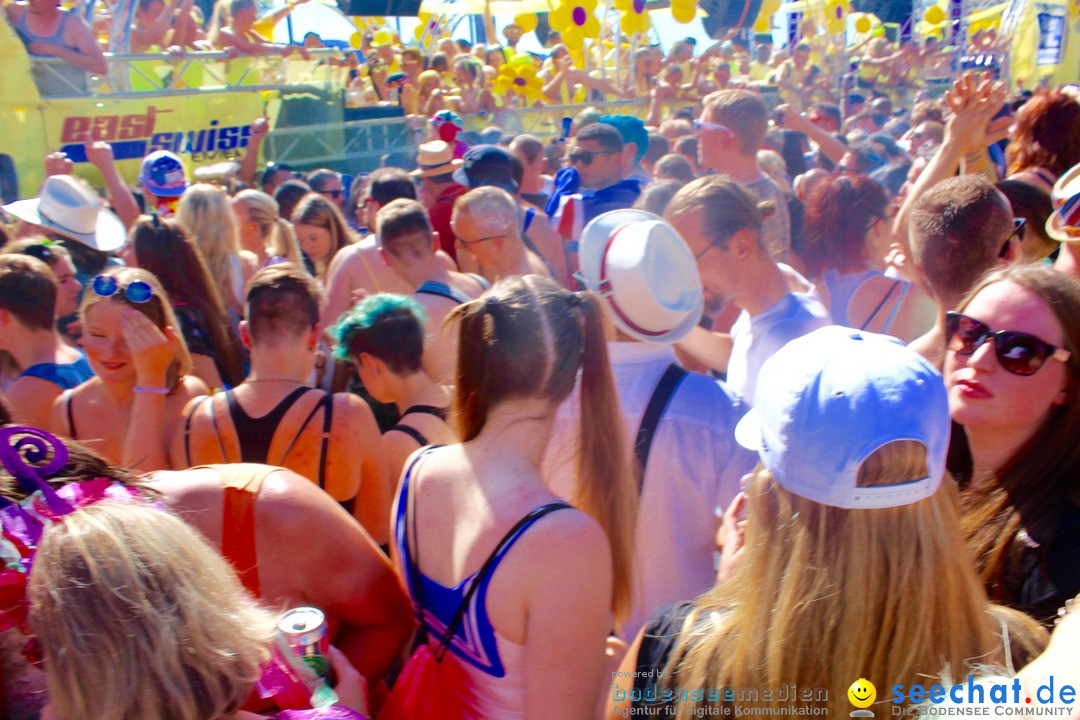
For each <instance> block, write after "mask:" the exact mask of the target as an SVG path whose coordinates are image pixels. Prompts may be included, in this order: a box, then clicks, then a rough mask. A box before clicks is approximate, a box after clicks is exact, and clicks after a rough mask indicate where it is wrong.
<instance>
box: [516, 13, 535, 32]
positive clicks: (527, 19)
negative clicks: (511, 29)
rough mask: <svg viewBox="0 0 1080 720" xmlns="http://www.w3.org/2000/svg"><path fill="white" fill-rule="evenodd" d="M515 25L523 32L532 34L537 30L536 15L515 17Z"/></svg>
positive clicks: (527, 14)
mask: <svg viewBox="0 0 1080 720" xmlns="http://www.w3.org/2000/svg"><path fill="white" fill-rule="evenodd" d="M514 24H515V25H517V26H518V27H520V28H521V32H526V33H527V32H532V31H533V30H535V29H536V13H521V14H520V15H515V16H514Z"/></svg>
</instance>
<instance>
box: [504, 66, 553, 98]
mask: <svg viewBox="0 0 1080 720" xmlns="http://www.w3.org/2000/svg"><path fill="white" fill-rule="evenodd" d="M543 87H544V81H543V80H541V79H540V78H539V77H537V75H536V68H535V67H533V65H532V63H528V64H523V63H503V64H502V65H501V66H500V67H499V76H498V77H497V78H495V92H496V93H498V94H500V95H502V94H504V93H507V92H512V93H514V94H515V95H520V96H522V97H524V98H526V99H527V100H529V101H530V102H535V101H537V100H543V99H544V96H543V94H542V93H541V90H543Z"/></svg>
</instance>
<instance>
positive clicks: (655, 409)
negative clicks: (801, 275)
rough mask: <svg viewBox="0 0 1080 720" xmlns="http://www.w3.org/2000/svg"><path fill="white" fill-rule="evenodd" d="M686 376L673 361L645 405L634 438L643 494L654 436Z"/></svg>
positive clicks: (639, 492) (639, 481)
mask: <svg viewBox="0 0 1080 720" xmlns="http://www.w3.org/2000/svg"><path fill="white" fill-rule="evenodd" d="M684 377H686V370H684V369H683V368H681V367H679V366H678V365H677V364H675V363H671V364H670V365H668V366H667V369H666V370H664V374H663V375H661V376H660V382H658V383H657V384H656V388H655V389H654V390H653V393H652V396H651V397H650V398H649V404H648V405H646V406H645V414H644V415H642V416H641V425H640V426H639V427H638V432H637V439H635V440H634V456H635V457H636V458H637V465H638V466H637V488H638V495H639V496H640V495H641V491H642V488H643V487H644V485H645V467H646V466H647V465H648V464H649V451H650V450H651V448H652V441H653V436H654V435H655V434H656V428H657V426H658V425H659V424H660V418H661V417H663V415H664V411H665V410H666V409H667V406H668V404H669V403H670V402H671V398H672V396H673V395H674V394H675V390H676V389H677V388H678V387H679V383H681V382H682V379H683V378H684Z"/></svg>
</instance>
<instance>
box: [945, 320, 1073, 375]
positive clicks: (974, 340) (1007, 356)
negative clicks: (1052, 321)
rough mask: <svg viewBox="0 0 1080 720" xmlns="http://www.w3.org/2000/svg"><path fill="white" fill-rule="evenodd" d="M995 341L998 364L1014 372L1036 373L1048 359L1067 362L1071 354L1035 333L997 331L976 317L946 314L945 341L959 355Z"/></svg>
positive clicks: (1015, 373) (1023, 373)
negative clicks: (1036, 335)
mask: <svg viewBox="0 0 1080 720" xmlns="http://www.w3.org/2000/svg"><path fill="white" fill-rule="evenodd" d="M989 340H993V341H994V355H996V356H997V361H998V364H999V365H1001V368H1002V369H1003V370H1005V371H1006V372H1010V373H1012V374H1013V375H1023V376H1025V377H1026V376H1028V375H1034V374H1035V373H1036V372H1038V371H1039V368H1041V367H1042V366H1043V363H1045V362H1046V360H1047V359H1048V358H1053V359H1054V360H1059V361H1061V362H1068V361H1069V358H1070V357H1072V354H1071V353H1070V352H1069V351H1068V350H1066V349H1064V348H1059V347H1055V346H1053V345H1051V344H1050V343H1048V342H1046V341H1044V340H1041V339H1039V338H1037V337H1035V336H1034V335H1029V334H1027V333H1023V332H1016V331H1015V330H998V331H997V332H994V331H993V330H991V329H990V326H989V325H987V324H986V323H984V322H981V321H979V320H976V319H975V318H971V317H968V316H967V315H961V314H960V313H958V312H949V313H946V315H945V341H946V344H947V346H948V348H949V350H952V351H953V352H955V353H956V354H957V355H973V354H974V353H975V351H976V350H978V349H979V348H980V347H982V346H983V345H984V344H985V343H986V342H987V341H989Z"/></svg>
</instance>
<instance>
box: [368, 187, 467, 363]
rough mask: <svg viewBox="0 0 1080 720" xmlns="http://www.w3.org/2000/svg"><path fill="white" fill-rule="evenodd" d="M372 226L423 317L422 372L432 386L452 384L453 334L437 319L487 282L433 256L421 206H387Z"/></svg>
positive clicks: (432, 238)
mask: <svg viewBox="0 0 1080 720" xmlns="http://www.w3.org/2000/svg"><path fill="white" fill-rule="evenodd" d="M376 227H377V232H378V236H379V246H380V248H381V251H382V253H383V257H384V258H385V259H386V262H387V264H389V265H390V266H391V267H392V268H394V270H396V271H397V273H398V274H399V275H401V276H402V277H403V278H405V280H406V281H407V282H408V283H409V285H410V286H411V287H413V288H414V290H413V297H414V298H415V299H416V301H417V302H418V303H420V305H421V307H423V308H424V311H425V312H426V313H427V323H426V325H425V329H426V330H427V337H428V341H427V342H426V343H425V345H424V360H423V365H424V370H425V371H427V374H428V375H430V376H431V379H432V380H434V381H435V382H437V383H440V384H449V383H452V382H453V380H454V372H455V368H456V366H457V333H456V332H454V330H453V329H451V328H446V327H444V326H443V320H444V319H445V318H446V316H447V315H448V314H449V313H450V311H451V310H453V309H454V308H455V307H457V306H458V305H460V304H462V303H465V302H468V301H469V300H473V299H475V298H477V297H479V296H480V294H481V293H483V292H484V290H485V289H487V282H486V281H484V280H483V278H478V277H477V276H475V275H466V274H465V273H459V272H455V271H453V270H447V269H446V267H445V266H443V264H442V263H441V262H440V261H439V259H438V257H436V255H435V250H436V249H437V248H438V246H439V241H438V238H437V236H435V234H434V233H433V232H432V229H431V222H430V221H429V220H428V216H427V213H426V212H424V206H423V205H421V204H420V203H418V202H416V201H415V200H394V201H393V202H391V203H390V204H388V205H387V206H386V207H384V208H383V209H382V210H380V211H379V213H378V215H377V216H376Z"/></svg>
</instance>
